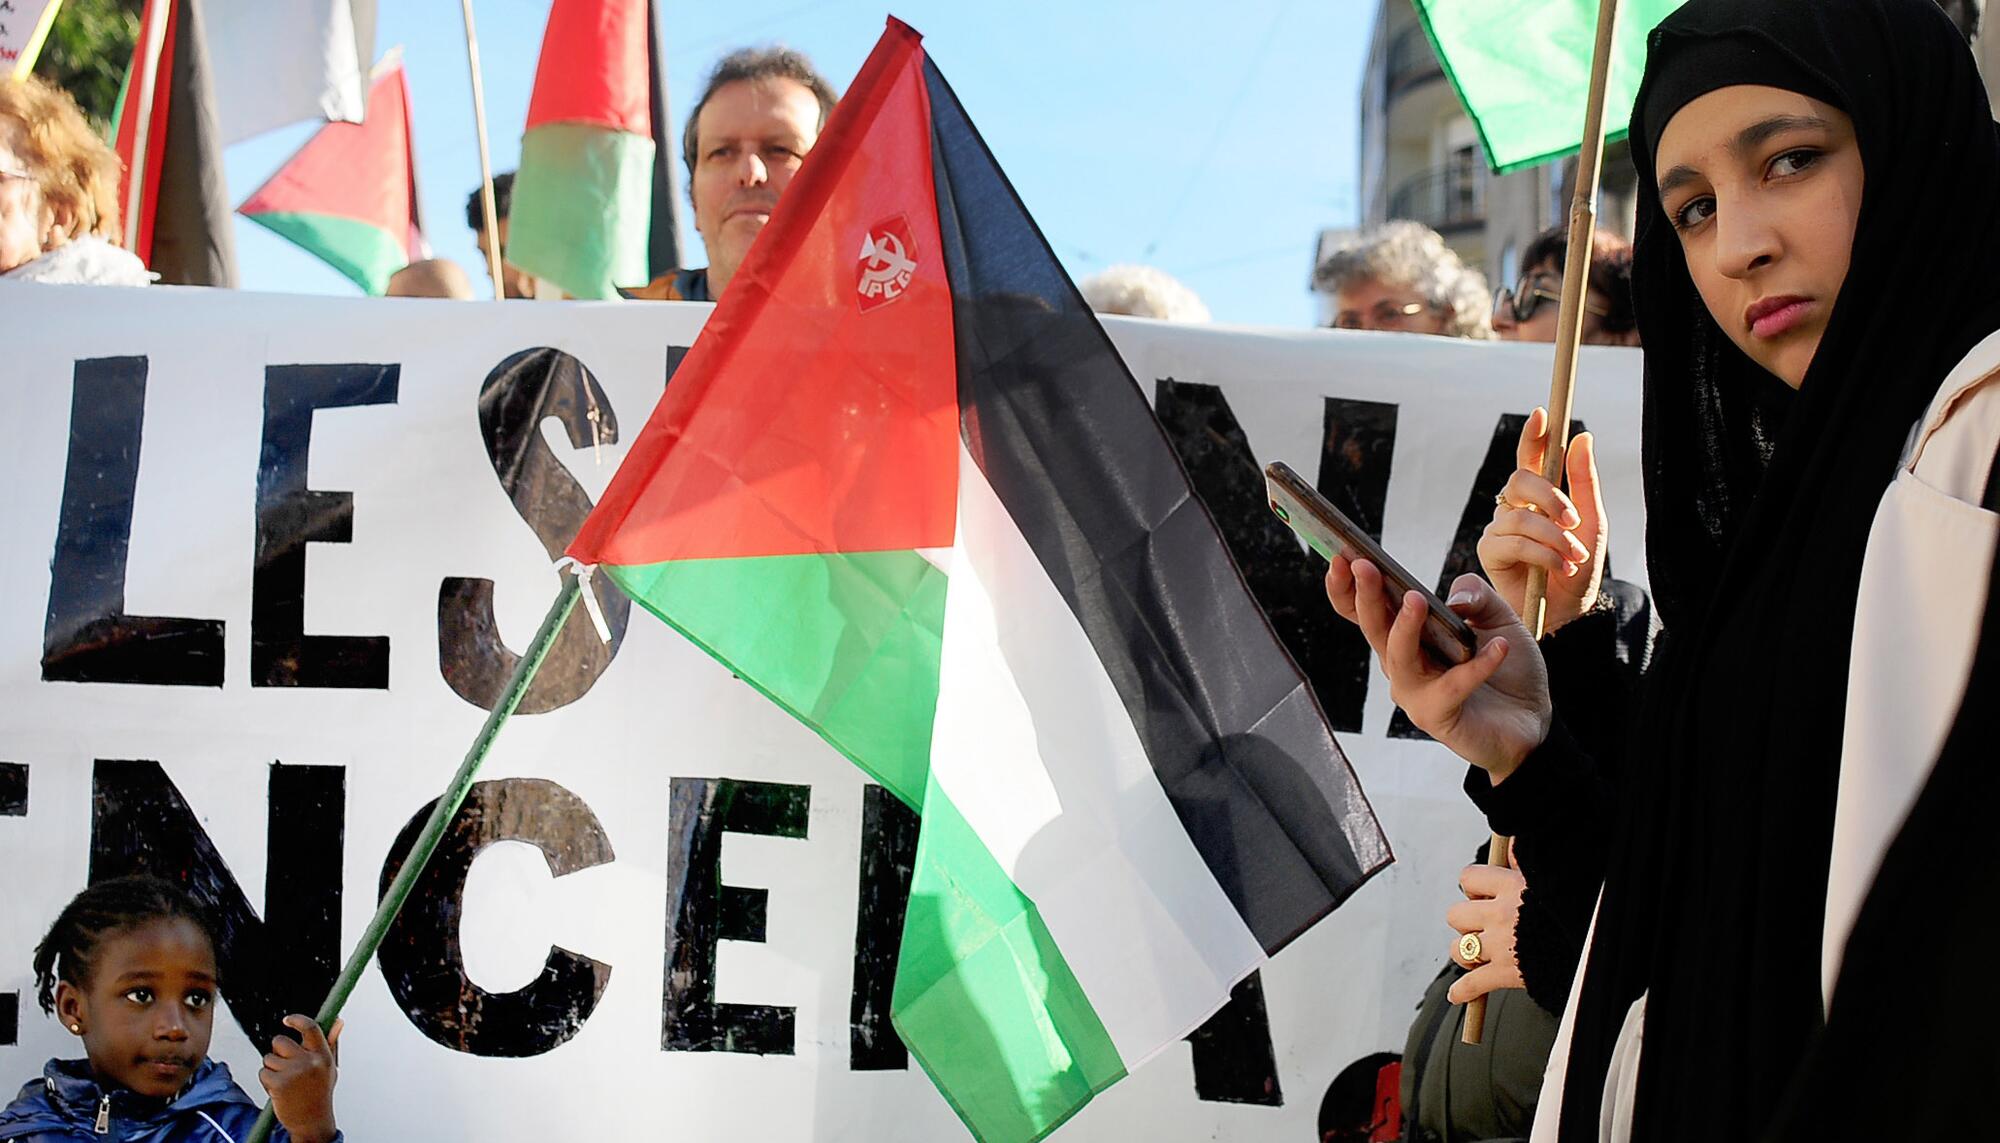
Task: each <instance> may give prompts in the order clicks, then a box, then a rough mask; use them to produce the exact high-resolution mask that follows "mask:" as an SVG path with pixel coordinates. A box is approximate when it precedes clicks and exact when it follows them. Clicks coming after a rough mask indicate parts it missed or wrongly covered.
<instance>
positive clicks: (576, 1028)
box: [381, 778, 616, 1057]
mask: <svg viewBox="0 0 2000 1143" xmlns="http://www.w3.org/2000/svg"><path fill="white" fill-rule="evenodd" d="M436 805H437V800H436V799H432V800H431V801H429V802H427V803H425V804H424V807H423V808H422V809H420V810H418V811H417V814H416V816H415V817H413V818H411V819H410V824H408V825H406V826H404V827H403V832H402V833H401V834H399V835H397V837H396V843H395V845H393V846H391V847H390V849H389V860H388V861H387V863H385V864H384V865H383V866H382V883H381V891H382V892H384V893H386V892H387V891H388V889H389V882H391V881H393V880H395V879H396V871H397V870H399V869H401V868H402V867H403V859H404V858H406V857H408V856H409V853H410V847H411V846H412V845H415V844H416V840H417V835H418V834H420V833H422V832H423V829H424V820H425V819H426V818H429V817H430V815H431V810H432V808H433V807H435V806H436ZM496 841H524V842H527V843H528V844H529V845H532V846H534V847H535V848H536V849H539V850H541V851H542V858H543V860H545V861H547V862H548V863H549V875H550V876H552V877H567V876H569V875H570V874H572V873H575V872H576V871H578V870H580V869H589V868H591V867H592V866H595V865H604V864H607V863H609V862H611V861H613V860H615V858H616V855H615V854H613V853H612V852H611V839H610V838H609V837H607V836H605V833H604V826H603V825H601V824H600V823H599V822H598V820H597V815H596V814H594V813H592V812H591V810H590V807H589V806H587V805H585V804H584V802H583V799H582V798H579V797H577V796H576V795H575V794H573V793H571V792H570V791H569V790H566V789H564V788H563V787H561V786H558V785H556V784H555V783H554V782H549V781H545V780H543V779H540V778H504V779H500V780H498V781H491V782H478V783H475V784H474V785H473V787H472V792H471V793H470V794H468V795H467V796H466V799H465V805H464V806H463V807H461V808H460V809H459V811H458V816H457V817H455V818H453V819H452V822H451V828H450V829H448V830H446V831H445V835H444V839H443V840H442V841H441V842H439V844H438V848H437V852H436V853H434V854H433V855H432V856H431V860H430V864H428V865H426V866H425V867H424V871H423V873H422V874H421V875H420V876H419V877H418V878H417V884H416V887H415V888H414V889H413V890H411V892H410V899H409V901H408V902H407V903H406V904H405V905H404V906H403V911H402V912H401V913H400V914H398V915H397V917H396V923H395V924H393V925H391V926H390V927H389V935H388V938H387V939H386V940H384V941H383V942H382V952H381V964H382V976H383V978H384V979H385V980H387V981H388V982H389V991H390V992H391V993H392V994H394V996H395V997H396V1003H397V1004H400V1005H401V1006H402V1008H403V1014H404V1015H406V1016H408V1017H409V1018H410V1023H412V1024H414V1025H416V1027H417V1031H419V1032H422V1033H423V1034H424V1035H426V1036H429V1037H430V1038H431V1039H433V1040H436V1041H437V1042H438V1043H440V1044H443V1045H444V1046H445V1047H447V1048H450V1049H452V1050H453V1051H457V1052H465V1053H468V1054H470V1055H474V1056H511V1057H520V1056H539V1055H541V1054H542V1053H543V1052H547V1051H552V1050H554V1049H556V1048H559V1047H561V1046H562V1045H563V1044H565V1043H567V1042H568V1041H569V1040H570V1038H571V1037H573V1036H575V1035H576V1034H577V1033H578V1032H580V1031H582V1030H583V1024H584V1021H586V1020H588V1019H590V1014H591V1013H592V1012H595V1011H596V1010H597V1002H598V1001H599V1000H601V999H603V997H604V986H605V985H606V984H608V983H610V980H611V966H610V965H608V964H605V963H604V962H603V961H599V960H592V959H591V958H589V957H587V956H580V955H578V954H576V953H573V952H571V951H569V950H568V949H566V948H561V947H551V948H550V949H549V955H548V959H547V960H545V961H543V962H542V973H541V975H540V976H538V977H536V978H535V979H534V981H532V982H531V983H529V984H528V985H527V987H525V988H522V989H520V990H519V991H516V992H488V991H486V990H485V989H483V988H481V987H479V986H478V985H477V984H474V983H473V982H472V978H470V977H468V976H467V975H466V974H465V950H464V948H463V946H461V945H460V943H459V931H458V928H459V921H460V920H461V919H462V918H463V916H464V913H465V878H466V875H467V874H468V873H470V872H471V871H472V862H473V859H474V858H477V857H478V856H479V853H480V851H481V850H483V849H485V848H486V847H487V846H489V845H492V844H493V843H494V842H496Z"/></svg>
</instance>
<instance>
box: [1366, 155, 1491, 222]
mask: <svg viewBox="0 0 2000 1143" xmlns="http://www.w3.org/2000/svg"><path fill="white" fill-rule="evenodd" d="M1389 217H1390V218H1409V219H1415V220H1416V221H1418V222H1421V223H1423V224H1424V225H1425V226H1428V227H1430V228H1431V229H1433V230H1455V229H1459V228H1462V227H1467V226H1477V225H1478V224H1480V223H1482V222H1484V221H1486V168H1485V167H1483V166H1481V165H1480V164H1478V163H1477V162H1472V163H1447V164H1445V165H1444V166H1442V167H1434V168H1432V169H1430V170H1428V171H1425V172H1424V173H1422V174H1420V175H1417V176H1416V177H1414V178H1412V179H1410V180H1408V181H1407V182H1405V183H1404V184H1403V185H1402V186H1399V187H1397V188H1396V191H1395V193H1394V194H1391V195H1390V196H1389Z"/></svg>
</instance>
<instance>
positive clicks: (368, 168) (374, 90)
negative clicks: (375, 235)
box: [236, 59, 424, 261]
mask: <svg viewBox="0 0 2000 1143" xmlns="http://www.w3.org/2000/svg"><path fill="white" fill-rule="evenodd" d="M236 209H237V211H238V212H239V213H241V214H244V215H259V214H280V213H284V214H320V215H330V216H332V217H335V218H346V219H351V220H353V221H355V222H365V223H367V224H368V225H370V226H373V227H376V228H378V229H380V230H383V231H386V232H387V233H388V234H390V235H391V236H392V237H394V239H395V240H396V242H397V243H398V244H399V245H400V246H402V247H403V249H404V252H405V253H406V254H407V255H408V257H409V259H410V260H411V261H416V260H417V259H420V258H422V257H424V254H423V236H422V234H421V233H420V232H419V229H418V225H417V178H416V156H415V153H414V151H413V149H412V146H411V141H410V86H409V82H408V79H407V77H406V76H405V75H404V73H403V63H402V60H401V59H393V60H391V61H389V62H386V63H384V64H383V65H382V66H380V67H378V68H377V69H376V71H375V76H374V80H373V82H372V83H371V84H370V86H369V88H368V109H367V112H366V114H365V115H364V117H363V119H362V121H361V122H360V123H328V124H327V125H326V126H324V127H321V128H320V129H319V131H318V132H317V133H316V134H314V135H313V137H312V138H311V139H308V140H307V141H306V145H305V146H303V147H301V148H299V150H298V153H297V154H294V155H293V156H292V157H291V159H289V160H288V161H287V162H286V163H285V165H284V166H282V167H279V168H278V170H277V172H276V173H275V174H273V175H272V176H271V177H270V178H269V179H267V180H265V182H264V185H263V186H261V187H259V188H257V191H256V193H254V194H252V195H251V196H250V197H249V198H247V199H245V200H244V202H243V205H242V206H239V207H237V208H236Z"/></svg>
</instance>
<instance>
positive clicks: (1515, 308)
mask: <svg viewBox="0 0 2000 1143" xmlns="http://www.w3.org/2000/svg"><path fill="white" fill-rule="evenodd" d="M1546 278H1547V275H1545V274H1532V275H1530V276H1528V277H1526V278H1523V279H1521V280H1520V282H1519V283H1517V284H1516V285H1515V286H1514V287H1513V288H1512V289H1509V288H1508V287H1506V286H1502V287H1500V288H1499V289H1497V290H1495V291H1493V312H1494V313H1495V314H1499V313H1501V312H1502V309H1503V307H1504V308H1505V309H1506V310H1507V311H1510V312H1512V313H1513V315H1514V320H1515V321H1517V322H1526V321H1533V320H1534V317H1535V313H1536V311H1538V310H1540V309H1541V308H1542V303H1543V302H1554V303H1556V304H1557V305H1561V304H1562V295H1561V294H1559V293H1557V292H1556V291H1554V290H1551V289H1549V288H1548V287H1547V286H1544V285H1542V282H1543V281H1544V280H1545V279H1546ZM1583 309H1584V312H1585V313H1592V314H1596V315H1597V316H1598V317H1603V316H1604V315H1605V314H1606V313H1607V312H1609V311H1607V310H1606V309H1605V308H1604V307H1603V306H1599V305H1593V304H1591V301H1590V295H1589V294H1585V295H1584V298H1583Z"/></svg>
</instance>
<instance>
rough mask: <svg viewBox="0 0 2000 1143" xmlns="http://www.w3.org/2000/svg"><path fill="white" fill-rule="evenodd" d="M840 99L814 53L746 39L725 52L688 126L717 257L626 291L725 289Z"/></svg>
mask: <svg viewBox="0 0 2000 1143" xmlns="http://www.w3.org/2000/svg"><path fill="white" fill-rule="evenodd" d="M837 98H838V97H837V96H836V95H835V94H834V91H833V87H832V85H830V84H828V83H827V82H826V80H825V79H824V78H822V77H821V76H820V74H819V72H818V71H816V70H814V68H813V65H812V61H811V60H808V59H807V58H806V57H805V56H804V55H803V54H801V53H799V52H796V51H793V50H791V49H790V48H744V49H742V50H740V51H735V52H731V53H730V54H729V55H727V56H725V57H723V59H722V62H720V63H718V64H716V65H715V71H714V72H713V73H712V74H711V75H710V76H709V77H708V86H707V87H706V88H704V89H703V90H702V93H701V99H700V101H699V102H697V103H696V104H695V105H694V112H693V113H692V114H691V115H689V116H688V121H687V128H686V130H685V131H683V132H682V135H681V157H682V158H683V159H684V160H686V162H687V168H688V199H689V201H690V202H692V203H693V205H694V228H695V229H696V230H697V231H699V232H700V233H701V240H702V244H703V245H704V246H706V247H707V248H708V266H707V268H706V269H701V270H676V271H674V272H673V273H671V274H664V275H662V276H660V277H658V278H655V279H654V280H653V281H652V282H650V283H648V284H647V285H646V286H644V287H642V288H640V289H637V290H630V291H627V293H626V296H627V297H633V298H645V299H649V300H653V301H690V302H712V301H714V300H716V299H717V298H719V297H721V296H722V291H723V290H725V289H727V288H728V287H729V281H730V279H731V278H733V277H734V276H735V275H736V269H737V267H739V266H741V265H742V264H743V256H744V255H746V254H748V253H749V252H750V244H751V243H752V242H755V241H756V239H757V235H758V234H759V233H761V232H762V231H763V229H764V224H765V223H767V222H769V221H770V220H771V211H772V210H773V209H774V208H776V207H777V205H778V198H779V196H780V195H782V194H784V193H785V188H786V187H787V186H789V185H791V181H792V175H793V173H794V172H796V171H797V170H798V169H799V163H800V162H802V161H803V160H804V159H805V156H806V152H808V151H810V150H812V147H813V144H814V143H815V142H817V141H818V140H819V133H820V130H821V129H822V128H824V127H825V126H826V117H827V116H828V115H830V114H832V112H833V105H834V101H835V100H836V99H837Z"/></svg>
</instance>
